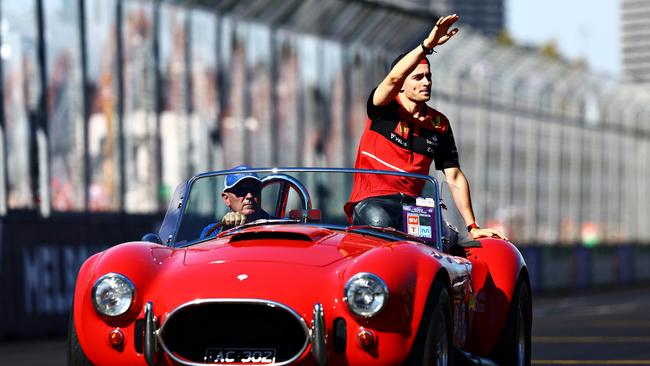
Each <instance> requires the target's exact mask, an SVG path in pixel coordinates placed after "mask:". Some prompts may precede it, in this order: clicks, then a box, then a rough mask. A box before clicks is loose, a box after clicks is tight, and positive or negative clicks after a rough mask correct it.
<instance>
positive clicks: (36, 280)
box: [0, 212, 161, 340]
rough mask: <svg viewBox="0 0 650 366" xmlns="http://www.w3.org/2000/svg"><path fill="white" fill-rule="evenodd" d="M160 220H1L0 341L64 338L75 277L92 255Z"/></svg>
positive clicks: (73, 217)
mask: <svg viewBox="0 0 650 366" xmlns="http://www.w3.org/2000/svg"><path fill="white" fill-rule="evenodd" d="M160 218H161V217H160V215H119V214H93V215H83V214H60V215H54V216H52V217H50V218H47V219H44V218H42V217H39V216H38V215H37V214H35V213H33V212H25V213H18V214H16V213H12V214H11V215H9V216H7V217H4V218H2V220H0V286H1V287H0V288H2V295H1V296H0V340H2V339H7V338H9V339H11V338H30V337H42V336H62V335H65V334H66V332H67V322H68V315H69V311H70V307H71V305H72V298H73V293H74V285H75V280H76V277H77V272H78V271H79V268H80V267H81V264H82V263H83V262H84V261H85V260H86V258H88V257H90V256H91V255H92V254H94V253H97V252H99V251H102V250H104V249H106V248H108V247H110V246H111V245H115V244H117V243H121V242H126V241H129V240H133V239H138V238H140V237H142V235H143V234H145V233H147V232H153V231H157V229H158V227H159V225H160V223H159V220H160Z"/></svg>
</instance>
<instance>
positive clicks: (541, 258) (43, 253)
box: [0, 213, 650, 341]
mask: <svg viewBox="0 0 650 366" xmlns="http://www.w3.org/2000/svg"><path fill="white" fill-rule="evenodd" d="M159 219H160V217H159V215H128V216H127V215H108V214H106V215H81V214H66V215H56V216H53V217H51V218H48V219H43V218H41V217H39V216H37V215H35V214H34V213H24V214H18V215H11V216H9V217H6V218H4V219H3V220H1V221H0V240H1V241H0V286H2V287H1V288H2V296H0V341H2V340H7V339H15V338H33V337H47V336H64V335H65V334H66V332H67V321H68V316H69V310H70V307H71V305H72V297H73V292H74V285H75V279H76V276H77V272H78V270H79V267H80V266H81V264H82V263H83V262H84V261H85V259H86V258H88V257H89V256H90V255H92V254H94V253H97V252H99V251H101V250H104V249H106V248H108V247H109V246H111V245H114V244H116V243H120V242H125V241H129V240H133V239H137V238H140V237H141V236H142V235H143V234H144V233H147V232H152V231H157V230H156V229H157V227H158V226H159V224H160V223H159V221H158V220H159ZM520 250H521V252H522V254H523V256H524V258H525V259H526V262H527V264H528V269H529V273H530V277H531V283H532V288H533V291H534V292H536V293H540V292H549V291H558V290H573V289H588V288H596V287H606V286H613V285H634V284H636V283H643V282H648V281H650V246H648V245H637V244H632V243H631V244H627V245H620V246H599V247H594V248H586V247H583V246H578V245H576V246H547V245H544V246H540V245H531V246H521V247H520Z"/></svg>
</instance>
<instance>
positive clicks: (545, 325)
mask: <svg viewBox="0 0 650 366" xmlns="http://www.w3.org/2000/svg"><path fill="white" fill-rule="evenodd" d="M532 364H533V365H650V287H645V288H635V289H626V290H617V291H607V292H602V291H601V292H598V293H591V294H582V295H581V294H571V295H568V296H562V297H546V296H545V297H540V296H537V297H535V298H534V300H533V361H532ZM0 365H3V366H14V365H21V366H58V365H65V340H62V339H51V340H39V341H33V342H10V343H0Z"/></svg>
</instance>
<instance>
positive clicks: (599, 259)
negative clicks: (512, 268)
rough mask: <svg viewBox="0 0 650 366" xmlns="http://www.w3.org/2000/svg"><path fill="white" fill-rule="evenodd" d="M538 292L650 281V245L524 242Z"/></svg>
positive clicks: (533, 285) (534, 288) (530, 272)
mask: <svg viewBox="0 0 650 366" xmlns="http://www.w3.org/2000/svg"><path fill="white" fill-rule="evenodd" d="M520 250H521V252H522V254H523V256H524V258H525V260H526V264H527V265H528V271H529V275H530V279H531V286H532V288H533V291H534V292H536V293H540V292H544V293H547V292H553V291H558V290H580V289H591V288H603V287H611V286H615V285H623V286H627V285H635V284H640V283H647V282H650V246H648V245H639V244H624V245H615V246H597V247H591V248H588V247H584V246H581V245H574V246H547V245H544V246H535V245H532V246H525V247H521V248H520Z"/></svg>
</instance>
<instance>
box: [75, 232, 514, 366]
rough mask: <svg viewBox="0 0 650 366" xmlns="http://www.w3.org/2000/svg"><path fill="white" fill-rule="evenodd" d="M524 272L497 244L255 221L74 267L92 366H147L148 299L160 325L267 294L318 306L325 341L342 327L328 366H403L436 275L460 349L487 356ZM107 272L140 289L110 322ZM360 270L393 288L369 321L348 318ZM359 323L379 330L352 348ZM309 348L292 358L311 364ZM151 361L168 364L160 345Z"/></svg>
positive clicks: (291, 303) (308, 308) (127, 248)
mask: <svg viewBox="0 0 650 366" xmlns="http://www.w3.org/2000/svg"><path fill="white" fill-rule="evenodd" d="M522 268H523V259H522V258H521V255H520V254H519V252H518V251H517V250H516V248H514V246H512V245H511V244H509V243H507V242H505V241H501V240H496V239H486V240H482V241H481V247H480V248H471V249H468V250H467V259H466V258H463V257H456V256H452V255H449V254H445V253H442V252H439V251H438V250H436V249H434V248H431V247H429V246H426V245H424V244H419V243H415V242H404V241H401V242H400V241H389V240H385V239H382V238H377V237H373V236H370V235H361V234H358V233H348V232H345V231H337V230H330V229H325V228H321V227H317V226H311V225H295V224H294V225H273V226H270V225H269V226H259V227H254V228H249V229H244V230H241V232H239V233H237V234H234V235H232V236H229V237H224V238H218V239H213V240H208V241H205V242H203V243H199V244H195V245H193V246H190V247H187V248H170V247H165V246H162V245H157V244H152V243H145V242H132V243H125V244H121V245H118V246H115V247H113V248H110V249H108V250H106V251H105V252H103V253H100V254H98V255H95V256H93V257H91V258H90V259H88V261H87V262H86V263H84V265H83V266H82V268H81V270H80V272H79V276H78V281H77V285H76V289H75V300H74V323H75V326H76V331H77V334H78V339H79V344H80V345H81V348H82V349H83V350H84V352H85V354H86V355H87V357H88V358H89V359H90V361H91V362H92V363H94V364H96V365H115V364H123V365H126V364H128V365H146V361H145V359H144V356H143V354H142V353H138V352H136V347H135V337H136V335H135V321H136V320H137V319H142V318H143V316H144V310H143V308H144V304H145V303H146V302H149V301H151V302H152V303H153V304H154V307H153V309H154V313H155V315H156V318H157V319H156V324H157V326H158V327H160V326H161V325H162V324H164V322H165V320H166V317H167V316H168V315H169V313H170V312H172V311H173V310H174V309H176V308H178V307H179V306H180V305H182V304H186V303H189V302H192V301H196V300H197V299H224V298H225V299H263V300H269V301H273V302H277V303H281V304H284V305H286V306H288V307H290V308H291V309H293V310H294V311H295V312H296V313H297V314H299V315H300V317H302V318H303V319H304V320H305V322H306V323H307V324H308V325H310V324H312V321H313V313H312V311H313V308H314V304H316V303H320V304H322V306H323V308H324V315H325V324H326V325H327V327H326V332H327V339H333V338H334V334H333V329H332V322H333V321H334V319H336V318H343V319H344V320H345V321H346V324H347V328H346V329H347V348H346V352H345V353H343V354H342V353H337V352H335V350H334V349H333V345H332V343H333V342H328V344H327V348H328V352H327V353H328V357H329V364H330V365H369V364H372V365H399V364H402V363H403V362H404V360H405V359H406V357H407V356H408V354H409V351H410V350H411V347H412V345H413V341H414V338H415V336H416V334H417V332H418V329H419V327H420V321H421V319H422V316H423V312H424V311H425V310H426V306H425V305H426V302H427V297H428V293H429V289H430V288H431V286H432V284H433V282H434V281H437V280H440V281H443V282H444V284H445V286H447V288H448V289H449V291H450V294H451V295H452V296H451V297H452V299H453V304H452V307H453V311H454V343H455V345H456V346H459V347H462V348H465V349H469V350H471V351H472V352H475V353H476V354H479V355H487V354H488V353H489V351H490V349H491V348H492V347H493V345H494V342H495V340H496V336H497V335H498V334H499V332H495V330H497V329H501V328H502V327H503V323H504V321H505V317H506V315H507V312H508V307H509V301H510V299H511V298H512V292H513V288H514V285H515V281H516V280H517V277H518V276H519V273H520V272H521V270H522ZM109 272H113V273H120V274H122V275H124V276H126V277H128V278H129V279H130V280H131V281H132V282H133V283H134V285H135V288H136V294H135V300H134V303H133V305H132V307H131V309H130V310H129V311H128V312H127V313H126V314H124V315H123V316H120V317H117V318H116V319H111V318H108V317H104V316H100V315H98V313H97V311H95V309H94V306H93V304H92V301H91V292H92V287H93V284H94V283H95V281H96V280H97V279H98V278H99V277H101V276H102V275H104V274H106V273H109ZM359 272H371V273H374V274H376V275H378V276H379V277H381V278H382V279H383V280H384V281H385V282H386V284H387V286H388V288H389V290H390V298H389V301H388V304H387V306H386V307H385V308H384V309H383V310H382V311H381V312H380V313H379V314H377V315H376V316H374V317H372V318H367V319H366V318H361V317H359V316H356V315H353V314H352V313H351V312H350V310H349V309H348V308H347V305H346V304H345V303H344V301H343V292H344V285H345V283H346V281H347V280H348V279H349V278H350V277H351V276H353V275H354V274H356V273H359ZM474 301H475V302H476V303H475V304H474V303H473V302H474ZM114 329H120V330H121V331H122V332H123V333H124V336H125V339H124V343H123V345H122V346H121V347H118V348H115V347H113V346H111V345H110V344H109V343H108V335H109V332H110V331H112V330H114ZM361 329H369V330H371V331H372V332H374V334H375V336H376V343H375V346H374V347H371V348H370V349H367V348H364V347H362V346H360V345H359V344H358V343H357V333H358V332H359V331H360V330H361ZM310 349H311V346H308V347H307V349H306V350H305V352H303V354H302V356H300V358H299V359H298V360H297V361H296V362H295V364H299V365H315V364H316V363H315V361H314V359H313V357H312V356H311V353H310ZM156 359H157V363H160V364H175V363H174V361H173V360H172V359H171V358H170V357H169V356H168V355H167V354H165V353H164V352H162V351H161V350H159V352H157V354H156Z"/></svg>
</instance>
